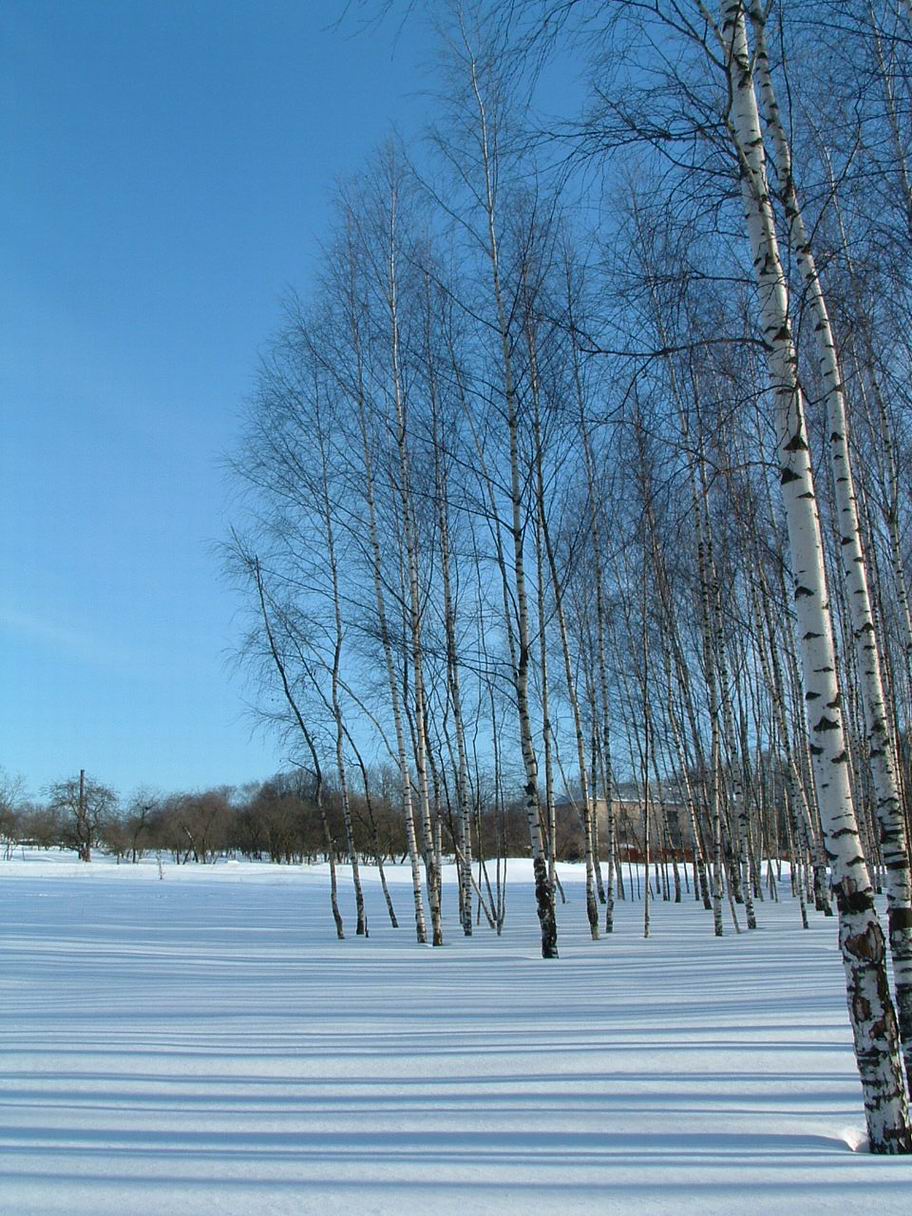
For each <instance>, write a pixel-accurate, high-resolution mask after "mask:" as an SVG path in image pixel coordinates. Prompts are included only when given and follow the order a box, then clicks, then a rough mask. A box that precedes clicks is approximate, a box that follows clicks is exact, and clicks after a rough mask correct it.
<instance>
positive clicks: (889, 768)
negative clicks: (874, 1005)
mask: <svg viewBox="0 0 912 1216" xmlns="http://www.w3.org/2000/svg"><path fill="white" fill-rule="evenodd" d="M751 19H752V22H753V27H754V31H755V37H756V64H755V72H756V74H757V77H758V79H759V81H760V90H761V98H762V101H763V107H764V116H765V118H766V122H767V126H768V128H769V131H770V134H771V136H772V140H773V146H774V148H775V151H776V162H777V172H778V177H779V182H780V188H781V190H780V192H781V197H782V202H783V207H784V210H785V217H786V225H787V232H788V238H789V244H790V246H791V248H792V250H793V252H794V254H795V258H796V261H797V263H798V269H799V272H800V274H801V278H802V281H803V283H804V287H805V291H806V294H807V298H808V301H809V303H810V308H811V311H812V314H813V317H814V326H813V332H814V342H815V345H816V348H817V358H818V363H819V367H820V373H821V376H822V379H823V384H824V404H825V408H826V419H827V432H828V434H829V455H830V464H831V468H832V473H833V491H834V495H835V499H836V521H837V525H838V528H839V555H840V558H841V561H842V569H843V576H844V579H845V592H846V600H847V603H848V609H849V614H850V619H851V627H852V637H853V642H854V646H855V662H856V667H857V674H858V682H859V685H860V691H861V699H862V704H863V707H864V720H865V726H866V729H867V742H868V755H869V762H870V768H871V775H872V778H873V783H874V806H875V813H876V816H877V822H878V825H879V828H880V845H881V849H882V852H883V862H884V869H885V871H886V890H887V921H888V934H889V942H890V954H891V956H892V959H893V978H894V992H895V995H896V1010H897V1015H898V1018H899V1030H900V1035H901V1037H902V1044H903V1056H904V1060H905V1068H906V1076H907V1079H908V1081H909V1082H912V877H910V872H909V856H908V843H907V840H906V825H905V815H904V812H903V805H902V800H901V798H900V791H899V783H898V780H897V775H896V767H895V761H894V756H895V748H894V743H893V738H892V732H891V730H890V721H889V712H888V709H887V701H886V697H885V696H884V687H883V677H882V674H881V661H880V648H879V643H878V637H877V631H876V629H875V625H874V613H873V610H872V607H871V595H870V591H869V587H868V576H867V570H866V567H865V557H864V552H863V550H862V540H861V522H860V519H859V514H858V500H857V498H856V494H855V483H854V476H853V473H852V457H851V452H850V449H849V439H848V418H847V411H846V398H845V387H844V382H843V378H842V372H841V369H840V366H839V360H838V357H837V354H836V339H835V337H834V335H833V328H832V325H831V323H830V316H829V310H828V308H827V303H826V299H825V297H824V293H823V286H822V284H821V282H820V276H819V274H818V271H817V264H816V261H815V258H814V253H813V249H812V247H811V241H810V237H809V235H808V231H807V226H806V224H805V221H804V215H803V212H802V210H801V206H800V204H799V200H798V192H797V189H796V186H795V179H794V173H793V168H792V155H791V146H790V143H789V139H788V135H787V134H786V131H785V127H784V125H783V122H782V116H781V113H780V110H779V105H778V102H777V99H776V93H775V89H774V86H773V79H772V73H771V70H770V61H769V52H768V49H767V45H766V33H765V18H764V14H763V11H762V10H761V8H760V6H759V5H758V4H757V3H756V0H754V3H753V4H752V7H751Z"/></svg>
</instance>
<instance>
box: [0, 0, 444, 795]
mask: <svg viewBox="0 0 912 1216" xmlns="http://www.w3.org/2000/svg"><path fill="white" fill-rule="evenodd" d="M421 7H422V6H420V5H419V6H417V9H418V10H420V9H421ZM343 8H344V5H343V3H342V0H3V4H2V6H0V38H2V72H0V123H2V125H0V166H2V167H0V177H2V188H0V212H2V214H0V394H2V419H3V421H2V434H0V443H2V448H0V451H2V455H0V521H2V524H0V527H2V532H0V538H2V554H3V578H2V583H0V687H2V694H0V765H2V766H3V767H4V768H5V769H6V770H7V772H8V773H10V774H21V775H22V776H23V777H24V778H25V780H26V783H27V785H28V787H29V789H30V790H31V791H32V792H33V793H35V794H38V793H39V792H40V790H41V788H42V787H43V786H44V785H45V784H46V783H48V782H49V781H51V780H54V779H56V778H59V777H62V776H65V775H68V774H71V773H73V772H75V771H76V770H78V769H79V768H80V767H85V768H86V769H87V770H89V771H90V772H91V773H92V774H93V775H94V776H96V777H98V778H99V779H101V780H104V781H107V782H109V783H111V784H113V785H115V786H117V787H118V788H120V789H121V790H122V791H123V792H129V791H130V790H131V789H132V788H134V787H135V786H137V785H138V784H140V783H149V784H151V785H154V786H157V787H159V788H163V789H187V788H195V787H202V786H206V785H209V784H215V783H221V782H229V783H238V782H241V781H244V780H248V779H256V778H260V777H264V776H266V775H268V774H270V773H271V772H273V771H275V770H276V769H277V768H279V767H281V765H282V763H283V755H282V752H281V749H280V748H279V747H278V745H277V744H276V743H274V742H273V740H272V739H270V738H268V737H263V736H262V735H256V734H255V735H253V737H251V723H250V720H249V718H247V717H246V716H245V707H244V697H245V695H246V693H245V688H244V684H243V681H242V680H241V679H240V678H239V677H238V676H237V675H236V674H235V673H233V671H232V669H231V666H230V664H229V663H228V661H227V655H228V654H229V652H230V651H231V650H232V648H233V647H234V646H236V644H237V640H238V632H239V622H238V620H237V618H236V613H237V609H238V602H237V600H236V599H235V597H234V596H233V594H232V593H231V592H230V591H229V589H228V588H227V587H226V586H225V585H224V584H223V583H222V582H221V581H220V573H219V560H218V558H217V556H215V555H214V553H213V544H214V542H217V541H219V540H221V539H223V538H224V536H225V534H226V530H227V526H228V523H229V521H230V518H231V510H230V505H229V499H230V490H229V485H228V479H227V477H226V475H225V474H224V473H223V472H222V471H221V469H220V466H219V459H220V457H221V456H223V455H224V454H225V453H227V452H229V451H230V450H231V449H232V447H233V445H234V443H235V441H236V437H237V434H238V430H239V415H240V408H241V403H242V401H243V399H244V396H245V394H246V393H247V392H248V390H249V388H250V386H251V383H252V377H253V372H254V368H255V365H256V358H257V352H258V349H259V348H260V347H261V346H262V344H263V343H264V342H265V341H266V340H267V338H268V337H269V335H270V333H271V332H272V331H273V330H274V329H275V327H276V325H277V322H278V317H279V301H280V299H281V296H282V294H283V291H284V290H285V288H286V287H287V286H288V285H289V284H294V285H297V286H300V287H303V286H306V282H307V279H308V276H309V273H310V271H311V270H312V268H313V265H314V260H315V256H316V254H317V251H318V241H319V239H320V237H321V235H323V234H325V232H326V228H327V223H328V218H329V197H330V194H331V189H332V185H333V182H334V180H335V179H336V178H337V177H339V176H340V175H341V176H346V175H348V174H350V173H353V172H355V171H356V170H357V169H358V168H359V167H360V165H361V164H362V162H363V160H364V158H365V156H367V155H368V154H369V153H370V151H371V150H372V149H373V148H374V147H375V146H376V144H377V143H378V142H379V141H380V140H381V139H382V138H383V137H384V136H385V135H386V134H387V133H388V131H389V129H390V127H391V125H393V124H395V125H397V126H398V127H399V128H400V129H401V130H402V131H403V132H404V133H405V134H409V133H411V132H413V131H415V130H417V129H419V128H420V126H421V124H422V122H423V121H424V117H425V114H426V106H425V104H424V103H423V102H422V101H421V99H420V97H419V96H417V93H418V91H419V90H420V89H421V88H422V86H423V84H424V82H425V77H424V76H423V74H422V72H421V70H420V68H421V65H423V64H424V63H426V62H427V61H428V58H429V47H430V45H431V42H432V36H431V34H430V32H429V30H428V28H427V25H426V24H425V22H424V21H423V20H421V18H420V16H417V15H413V16H412V17H411V18H410V19H409V20H407V21H405V22H404V23H403V24H402V25H401V26H400V23H399V21H398V20H397V19H396V18H395V16H394V18H393V20H387V21H386V23H384V24H383V25H381V26H380V27H379V28H374V29H372V30H371V31H370V32H369V33H367V34H364V33H359V28H360V27H359V25H358V22H357V21H356V20H353V19H349V20H348V21H347V22H346V23H345V25H344V26H343V28H342V29H338V28H332V26H333V22H334V20H335V19H336V18H337V17H339V15H340V14H341V12H342V10H343ZM395 11H396V6H395V4H394V14H395ZM247 691H248V692H249V690H247Z"/></svg>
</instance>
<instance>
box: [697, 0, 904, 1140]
mask: <svg viewBox="0 0 912 1216" xmlns="http://www.w3.org/2000/svg"><path fill="white" fill-rule="evenodd" d="M721 11H722V21H721V31H720V32H721V36H722V41H723V46H724V48H725V52H726V59H727V69H728V79H729V86H730V111H729V114H728V123H729V130H730V134H731V138H732V141H733V144H734V147H735V150H736V153H737V156H738V162H739V167H740V178H741V191H742V199H743V203H744V213H745V222H746V227H747V233H748V237H749V240H750V245H751V251H752V256H753V263H754V272H755V275H756V280H757V286H758V289H759V297H760V311H761V319H762V330H763V337H764V344H765V348H766V355H767V364H768V369H769V374H770V378H771V380H772V383H773V392H774V395H775V400H776V405H777V417H778V431H779V461H780V468H781V478H780V480H781V486H782V494H783V499H784V503H785V510H786V520H787V526H788V534H789V547H790V551H791V562H792V571H793V576H794V596H795V610H796V614H797V617H798V633H799V645H800V648H801V664H802V672H803V677H804V689H805V698H806V701H807V704H808V719H809V723H808V724H809V728H810V734H811V751H812V757H813V765H814V772H815V777H816V784H817V793H818V801H819V806H820V814H821V820H822V825H823V830H824V835H825V838H826V846H827V854H828V857H829V860H830V864H831V867H832V873H833V886H834V891H835V894H836V900H837V907H838V911H839V938H840V947H841V950H842V956H843V962H844V966H845V972H846V987H847V996H848V1007H849V1016H850V1021H851V1024H852V1031H853V1036H854V1040H855V1054H856V1060H857V1062H858V1069H859V1074H860V1076H861V1083H862V1089H863V1092H864V1101H865V1110H866V1114H867V1124H868V1135H869V1141H870V1146H871V1149H872V1151H873V1152H879V1153H897V1152H900V1153H908V1152H912V1133H910V1130H909V1117H908V1108H907V1103H906V1091H905V1079H904V1076H903V1069H902V1061H901V1058H900V1053H899V1035H898V1028H897V1024H896V1015H895V1013H894V1010H893V1004H892V1001H891V999H890V991H889V984H888V980H887V970H886V957H885V955H886V951H885V942H884V936H883V931H882V929H881V927H880V922H879V920H878V918H877V913H876V911H875V909H874V899H873V890H872V888H871V883H870V878H869V875H868V870H867V866H866V864H865V860H864V857H863V854H862V850H861V842H860V839H859V833H858V825H857V823H856V820H855V812H854V807H853V804H852V795H851V789H850V786H849V775H848V766H847V763H846V761H847V754H846V747H845V738H844V730H843V721H842V708H841V698H840V691H839V686H838V682H837V677H836V657H835V648H834V640H833V626H832V618H831V614H830V608H829V597H828V594H827V587H826V576H825V569H824V559H823V542H822V537H821V532H820V521H819V518H818V514H817V505H816V497H815V493H814V479H813V472H812V468H811V461H810V452H809V448H808V441H807V427H806V422H805V413H804V401H803V397H802V393H801V389H800V385H799V383H798V377H797V368H796V353H795V348H794V343H793V340H792V332H791V323H790V317H789V299H788V289H787V285H786V279H785V273H784V270H783V266H782V262H781V258H780V254H779V245H778V240H777V237H776V230H775V223H774V219H773V213H772V206H771V202H770V196H769V187H768V183H767V175H766V161H765V153H764V146H763V133H762V130H761V126H760V114H759V110H758V106H757V97H756V93H755V85H754V76H753V65H752V59H751V53H750V48H749V45H748V39H747V28H746V22H745V12H744V0H723V2H722V10H721Z"/></svg>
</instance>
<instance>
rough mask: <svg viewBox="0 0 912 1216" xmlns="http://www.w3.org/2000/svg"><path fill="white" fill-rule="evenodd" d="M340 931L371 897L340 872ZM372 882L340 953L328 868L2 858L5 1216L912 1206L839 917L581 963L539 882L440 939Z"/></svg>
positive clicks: (659, 914) (578, 886)
mask: <svg viewBox="0 0 912 1216" xmlns="http://www.w3.org/2000/svg"><path fill="white" fill-rule="evenodd" d="M341 878H342V885H343V892H344V909H343V910H344V911H345V913H346V919H347V927H350V931H351V932H352V934H353V931H354V919H353V906H352V905H353V900H352V899H351V896H350V890H349V888H348V886H347V885H346V882H345V880H346V878H347V875H346V874H345V872H344V871H343V873H342V875H341ZM391 878H392V879H393V880H394V887H393V896H394V899H395V902H396V905H397V911H398V913H399V917H400V921H401V925H402V927H401V928H400V929H399V930H398V931H396V930H393V929H391V928H390V927H389V924H388V922H387V921H386V918H385V910H384V906H383V900H382V894H381V891H380V886H379V883H378V882H377V879H376V875H375V873H374V872H373V871H371V870H367V871H366V875H365V880H366V896H367V900H368V910H369V915H370V916H371V938H370V940H369V941H366V942H365V941H363V940H358V939H356V938H354V936H352V937H350V938H349V940H346V941H344V942H338V941H336V939H335V936H334V931H333V926H332V921H331V917H330V915H329V907H328V898H327V894H328V881H327V876H326V873H325V870H324V869H323V868H321V867H315V868H294V867H276V866H269V865H265V864H264V865H254V864H248V863H242V864H240V865H217V866H210V867H201V866H200V867H193V866H181V867H174V866H171V865H169V864H167V863H165V867H164V880H163V881H160V880H159V876H158V865H157V863H156V861H155V860H154V859H151V860H149V859H147V860H146V861H145V862H144V863H143V864H140V865H136V866H129V865H123V866H114V865H113V864H110V863H106V862H105V861H104V860H99V861H96V862H93V863H92V864H91V865H81V864H79V863H76V862H73V861H72V860H65V859H63V858H62V857H61V856H55V855H51V854H43V853H41V854H28V853H27V854H26V855H25V856H24V857H22V858H21V859H20V855H19V853H18V852H17V854H16V858H15V859H14V860H12V861H4V862H2V863H0V927H2V942H0V1000H2V1005H0V1031H2V1049H3V1060H2V1066H0V1075H2V1077H3V1080H2V1082H0V1212H2V1213H4V1214H6V1213H9V1214H10V1216H56V1214H60V1216H132V1213H137V1212H140V1211H141V1212H143V1213H146V1214H148V1216H173V1214H174V1213H177V1212H180V1213H181V1216H203V1214H206V1216H209V1214H212V1213H218V1214H222V1216H226V1214H230V1216H266V1214H267V1213H268V1214H269V1216H292V1214H293V1216H300V1214H301V1213H305V1214H306V1213H311V1212H313V1213H320V1214H321V1216H323V1214H332V1213H355V1212H357V1213H359V1214H368V1213H378V1214H379V1213H383V1214H386V1213H397V1216H398V1214H400V1213H409V1212H410V1211H412V1210H417V1209H418V1207H419V1205H423V1204H427V1205H432V1206H433V1208H434V1210H435V1211H436V1212H437V1213H440V1214H441V1216H448V1214H449V1213H455V1212H459V1211H460V1210H461V1209H462V1208H465V1209H466V1210H468V1209H471V1211H472V1212H473V1214H475V1213H480V1214H484V1213H510V1214H513V1213H515V1214H517V1216H518V1214H519V1213H523V1214H524V1216H525V1214H526V1213H528V1212H529V1210H530V1208H532V1207H533V1206H534V1207H536V1208H539V1207H541V1208H543V1209H545V1210H550V1211H554V1212H557V1213H561V1214H563V1213H581V1212H583V1211H586V1212H587V1213H591V1212H592V1211H594V1210H599V1211H602V1212H608V1213H619V1214H622V1216H626V1214H627V1213H631V1214H638V1213H644V1214H645V1213H649V1214H650V1216H663V1214H665V1213H669V1214H671V1213H674V1216H687V1214H693V1216H696V1214H697V1213H699V1214H700V1216H706V1214H713V1213H726V1214H727V1213H730V1212H731V1211H733V1210H740V1211H742V1212H744V1213H745V1216H765V1214H767V1213H768V1214H770V1216H773V1214H774V1213H775V1214H776V1216H781V1213H784V1212H788V1211H799V1210H800V1211H802V1213H824V1212H834V1213H835V1212H840V1213H844V1212H845V1211H846V1210H847V1209H848V1207H849V1206H850V1205H853V1204H854V1205H855V1210H856V1211H858V1212H860V1213H870V1212H877V1213H878V1216H892V1214H894V1213H895V1214H897V1216H898V1214H899V1213H903V1214H905V1213H907V1212H908V1211H909V1184H910V1182H912V1162H910V1161H909V1160H908V1159H902V1158H878V1157H872V1156H869V1155H867V1154H865V1153H864V1152H859V1151H853V1149H858V1148H862V1147H863V1134H864V1120H863V1114H862V1110H861V1098H860V1087H859V1084H858V1081H857V1077H856V1074H855V1068H854V1060H853V1057H852V1053H851V1049H850V1042H849V1031H848V1021H847V1016H846V1012H845V998H844V991H843V987H842V968H841V965H840V961H839V958H838V955H837V953H836V944H835V925H834V922H833V921H832V920H830V921H824V920H823V919H822V918H819V917H815V919H814V920H813V922H812V928H811V929H810V931H808V932H802V930H801V928H800V924H799V920H798V912H797V908H796V907H795V906H794V905H793V904H792V903H791V902H790V901H785V902H783V903H782V904H779V905H774V904H771V903H769V902H766V903H763V904H761V905H759V908H758V912H759V917H760V921H761V929H760V930H759V931H758V932H756V933H753V934H748V933H746V932H745V933H742V934H741V935H740V936H739V937H736V936H735V935H734V934H733V933H732V932H731V931H730V930H731V925H730V922H728V923H727V924H726V930H727V936H726V937H725V938H723V939H721V940H718V939H715V938H714V937H713V936H712V925H711V917H710V915H709V914H707V913H705V912H704V911H703V909H702V907H701V906H697V905H696V904H694V903H693V902H692V901H691V900H690V899H688V901H687V902H686V903H684V904H683V905H681V906H679V907H675V906H673V905H664V904H662V903H661V902H656V904H655V905H654V908H653V936H652V937H651V938H650V939H648V940H645V941H644V940H643V938H642V936H641V927H640V917H641V915H642V905H641V904H639V903H620V904H618V906H617V930H616V932H615V934H614V935H613V937H610V938H604V939H603V940H602V941H600V942H598V943H592V942H590V941H589V939H588V929H587V926H586V918H585V903H584V899H583V895H584V888H583V886H582V881H583V874H582V870H581V868H580V867H573V866H566V867H562V879H563V882H564V885H565V889H566V891H567V896H568V901H569V902H568V904H567V906H566V907H563V908H561V909H559V914H560V933H561V936H560V949H561V958H560V959H559V960H558V961H551V962H543V961H542V960H541V959H540V958H539V956H538V949H537V922H536V918H535V913H534V905H533V901H532V896H531V874H530V871H529V868H528V866H527V864H526V863H523V862H511V863H510V888H509V894H508V918H507V926H506V929H505V933H504V937H503V938H502V939H500V940H497V939H496V938H495V937H494V935H493V934H491V933H490V932H488V931H487V930H486V929H485V928H484V926H482V927H481V928H480V929H479V930H478V931H477V935H476V936H475V937H474V938H473V939H472V940H470V941H466V940H464V939H463V938H462V937H461V935H460V934H459V928H458V925H457V923H456V914H455V902H454V901H455V885H454V882H453V877H452V873H448V874H447V877H446V881H447V888H446V892H445V896H446V899H445V902H446V912H447V918H448V945H447V946H446V948H444V949H442V950H439V949H438V950H431V949H424V948H421V947H418V946H417V945H416V944H415V941H414V933H413V930H412V924H411V915H410V901H411V896H410V891H409V890H408V888H407V886H406V885H405V884H406V883H407V881H408V874H407V872H405V871H393V873H392V876H391Z"/></svg>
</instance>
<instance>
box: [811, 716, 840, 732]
mask: <svg viewBox="0 0 912 1216" xmlns="http://www.w3.org/2000/svg"><path fill="white" fill-rule="evenodd" d="M814 730H839V723H838V722H834V721H833V719H832V718H828V717H827V716H826V714H824V716H823V717H822V718H821V719H820V721H819V722H818V723H817V725H816V726H815V727H814Z"/></svg>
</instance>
